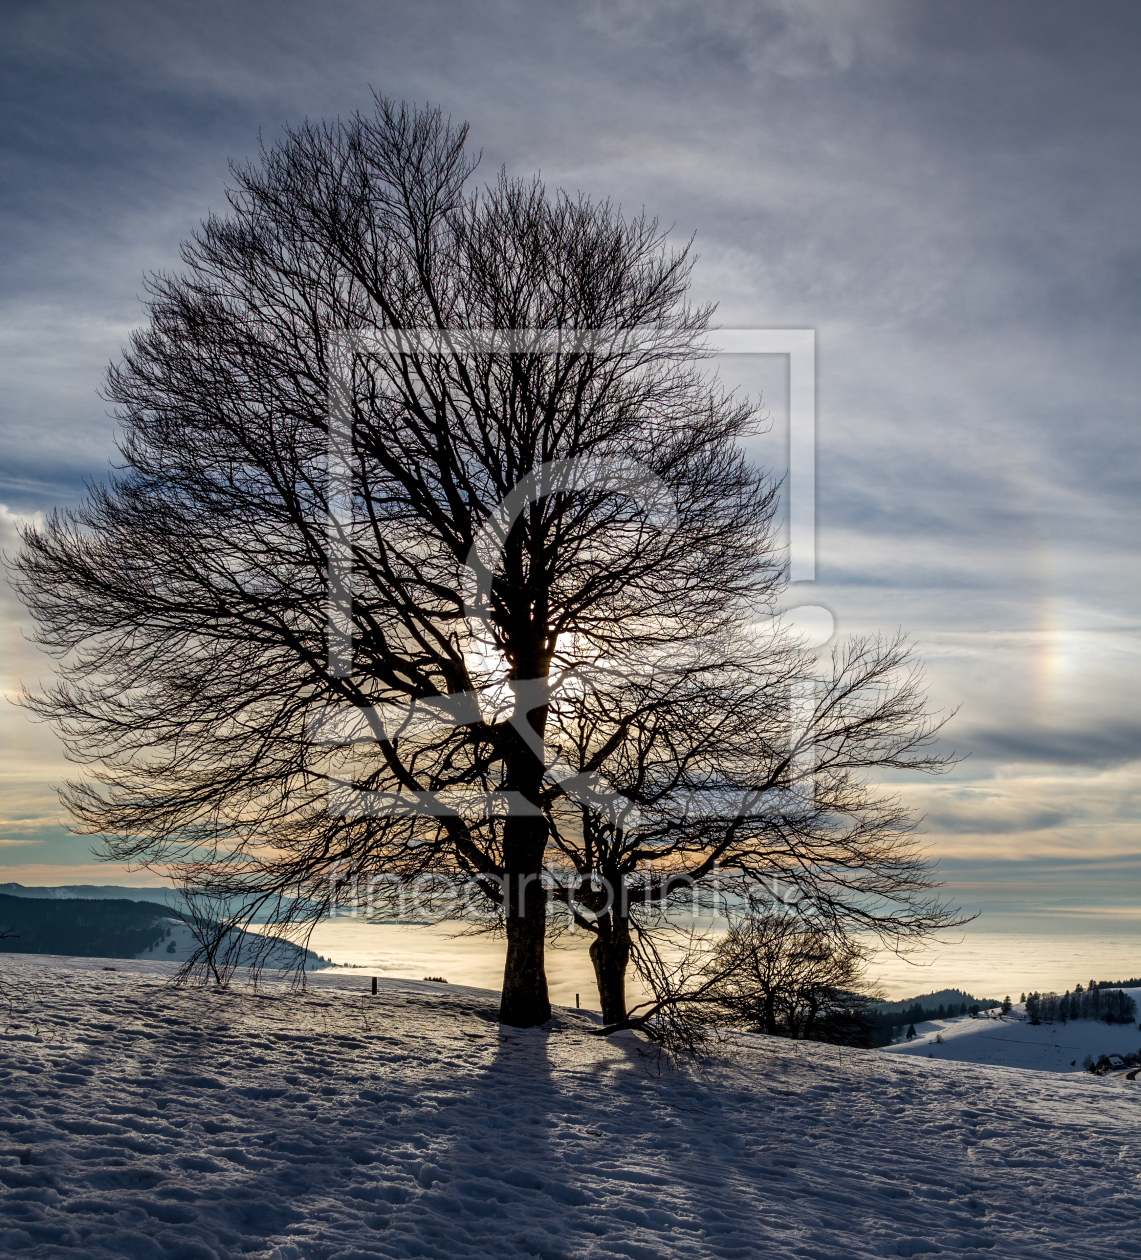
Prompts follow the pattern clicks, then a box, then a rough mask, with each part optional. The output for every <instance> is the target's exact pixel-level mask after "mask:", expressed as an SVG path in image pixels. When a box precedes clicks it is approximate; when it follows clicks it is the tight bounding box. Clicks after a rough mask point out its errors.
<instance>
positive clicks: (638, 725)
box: [548, 629, 963, 1027]
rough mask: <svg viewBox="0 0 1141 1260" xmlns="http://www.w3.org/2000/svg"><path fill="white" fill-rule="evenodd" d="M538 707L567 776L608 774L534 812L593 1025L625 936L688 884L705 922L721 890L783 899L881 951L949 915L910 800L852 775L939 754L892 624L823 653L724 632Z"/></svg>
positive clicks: (662, 919)
mask: <svg viewBox="0 0 1141 1260" xmlns="http://www.w3.org/2000/svg"><path fill="white" fill-rule="evenodd" d="M818 673H819V674H821V675H822V676H821V677H817V676H816V675H817V674H818ZM797 697H799V698H800V699H799V702H795V701H796V698H797ZM548 723H549V731H550V734H549V735H548V742H549V745H550V747H551V748H552V749H557V750H559V752H560V754H561V756H562V757H563V758H564V759H565V761H566V762H567V763H569V764H570V765H571V766H573V767H574V769H575V771H576V773H577V775H578V776H579V777H584V776H587V777H592V779H593V781H595V782H596V783H598V784H599V785H601V784H602V783H605V784H607V785H609V786H608V790H607V791H606V792H605V793H603V792H601V790H600V791H599V792H598V793H597V794H596V797H595V799H594V800H591V801H588V802H585V803H584V802H582V801H579V800H574V799H564V800H563V801H562V802H560V806H561V807H560V808H556V809H554V810H553V811H552V816H551V817H552V827H553V845H552V848H553V849H554V850H555V853H556V854H557V857H556V858H555V859H553V860H555V861H557V862H561V863H562V864H563V867H564V869H565V870H566V871H567V874H566V875H565V876H564V877H563V878H562V879H561V880H560V882H559V884H558V886H557V888H556V890H555V893H554V895H555V897H556V899H557V900H558V901H560V902H561V903H562V905H563V906H564V907H565V913H564V914H563V915H560V916H557V917H556V918H555V920H554V922H555V923H556V924H557V923H559V922H562V923H569V924H573V925H574V926H575V928H577V929H581V930H584V931H586V932H589V933H590V934H591V935H592V937H593V940H592V943H591V947H590V954H591V959H592V961H593V963H594V968H595V974H596V978H597V982H598V988H599V995H600V998H601V1003H602V1012H603V1020H604V1022H605V1023H606V1024H608V1025H613V1026H615V1027H618V1026H621V1025H623V1023H624V1021H625V1019H626V1014H627V1012H626V996H625V979H626V972H627V968H628V965H629V964H630V961H631V958H632V957H633V950H634V942H635V939H636V938H637V936H638V935H639V934H642V936H643V937H645V938H646V939H647V940H648V939H649V938H651V937H652V936H653V935H654V934H655V933H657V934H659V935H663V936H665V937H669V936H670V934H671V933H672V932H673V931H674V930H675V929H676V927H677V926H678V925H679V924H684V923H685V922H686V921H687V920H688V922H690V923H692V922H693V919H694V908H695V901H697V900H703V901H704V907H703V909H702V910H701V917H703V918H704V919H705V920H706V921H708V919H709V918H710V917H711V915H712V913H713V912H714V910H715V909H716V907H715V904H714V903H715V902H716V901H717V900H718V897H719V896H720V895H723V894H725V893H727V892H729V891H730V890H732V891H733V894H734V897H735V903H734V904H736V905H738V906H740V905H747V904H748V903H749V901H750V899H753V898H756V897H758V896H761V897H762V898H767V900H768V901H770V902H771V901H773V900H774V899H776V900H778V901H780V900H783V901H784V902H786V903H788V904H793V905H796V906H797V907H798V908H799V910H800V912H801V914H802V915H807V916H810V917H811V918H812V920H813V921H814V922H815V923H816V924H818V925H819V926H820V929H821V930H823V931H825V932H826V933H827V934H828V935H829V937H830V938H831V939H832V940H833V941H839V942H842V941H845V940H850V939H851V938H852V937H853V935H854V934H857V933H866V934H870V935H872V936H875V937H878V938H879V939H881V940H882V941H884V942H885V943H887V944H888V945H889V946H891V947H892V948H894V949H897V950H906V949H907V948H908V947H909V946H911V945H913V944H915V943H916V942H918V941H919V940H922V939H923V938H925V937H927V936H928V935H929V934H931V933H933V932H937V931H939V930H942V929H946V928H949V927H952V926H954V925H956V924H958V923H961V922H962V921H963V920H962V918H961V916H959V915H958V914H957V912H956V911H954V910H953V909H952V908H950V907H948V906H947V905H945V904H943V903H942V902H941V901H940V899H939V897H938V895H937V888H938V883H937V880H936V877H935V873H934V871H933V869H932V867H931V865H930V863H929V861H928V858H927V854H926V853H925V851H924V849H923V847H922V845H921V844H920V842H919V840H918V838H917V837H916V835H915V834H914V828H915V821H916V820H915V818H914V816H913V815H912V813H911V812H910V811H909V810H908V809H907V808H906V807H905V806H904V805H903V804H902V802H901V801H900V800H899V798H898V797H897V796H895V795H894V794H892V793H890V792H888V791H885V790H884V789H883V788H882V787H879V786H876V785H874V784H871V783H869V781H868V779H869V771H872V770H882V769H896V770H898V769H908V770H912V771H920V772H927V773H938V772H940V771H941V770H943V769H945V768H946V766H947V765H948V764H949V760H950V758H949V757H947V756H944V755H941V754H939V753H937V752H936V751H934V750H933V749H932V747H931V745H932V742H933V739H934V736H935V734H936V732H937V731H938V729H939V725H940V724H939V722H938V720H936V719H934V718H932V717H931V716H930V715H929V714H928V712H927V710H926V701H925V694H924V688H923V680H922V675H921V673H920V670H919V668H918V666H917V664H916V662H915V659H914V655H913V653H912V651H911V649H910V648H909V646H908V645H907V644H906V643H905V641H904V640H903V639H902V638H901V637H896V638H892V639H888V640H880V639H875V638H862V639H861V638H857V639H850V640H848V641H845V642H843V643H841V644H840V645H838V646H837V647H836V648H835V650H834V651H833V652H832V654H831V659H830V660H829V661H828V662H827V663H826V664H824V665H823V666H821V665H820V664H818V663H817V662H816V661H815V660H814V658H813V657H812V655H811V654H810V653H808V652H806V651H803V650H801V649H800V648H799V647H798V646H797V644H796V643H795V642H790V641H789V639H788V638H787V637H786V636H783V635H781V634H780V633H778V632H776V631H774V630H772V629H769V630H765V631H761V632H746V631H744V630H740V631H738V632H737V633H735V634H733V635H731V636H729V635H724V636H719V637H716V638H713V639H711V640H710V641H709V642H707V643H706V644H704V645H703V647H702V650H701V652H700V653H699V654H697V655H695V656H693V657H692V658H691V659H688V660H685V661H683V662H680V663H679V662H678V661H677V660H676V659H674V660H673V661H672V662H671V663H670V668H664V667H662V666H661V665H659V666H658V667H657V668H655V669H653V670H647V671H643V672H642V674H641V676H639V675H638V671H635V670H633V669H627V671H626V673H625V676H624V677H622V678H621V679H618V680H608V679H606V678H601V679H599V680H598V681H597V682H596V684H595V685H592V686H591V687H590V688H583V689H581V690H580V691H579V692H578V693H577V694H574V695H571V696H568V697H566V698H563V697H562V696H560V697H558V698H556V699H555V701H554V702H553V703H552V705H551V709H550V716H549V719H548Z"/></svg>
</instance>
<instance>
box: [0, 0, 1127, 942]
mask: <svg viewBox="0 0 1141 1260" xmlns="http://www.w3.org/2000/svg"><path fill="white" fill-rule="evenodd" d="M3 21H4V34H3V40H2V41H0V47H2V49H3V52H2V53H0V59H2V67H3V73H2V75H0V100H2V102H3V105H2V108H3V114H4V118H3V123H4V125H3V127H2V128H0V145H2V149H3V158H2V161H3V169H2V172H0V205H2V210H0V213H2V215H3V229H2V236H0V240H2V241H3V257H2V269H3V270H2V275H3V283H2V285H0V339H2V344H3V351H4V353H3V359H2V372H3V381H2V389H0V409H2V413H0V424H2V431H0V440H2V443H3V460H2V462H0V504H3V507H0V527H2V529H3V535H4V544H5V546H6V547H9V548H10V547H11V543H12V537H13V530H14V527H15V525H16V523H17V522H18V521H19V520H20V519H21V518H26V517H29V516H34V514H35V513H37V512H42V511H44V510H45V509H48V508H50V507H52V506H53V505H56V504H66V503H69V502H74V501H75V500H76V499H77V498H78V497H79V496H80V495H81V494H82V487H83V482H84V480H85V479H97V478H99V477H100V476H101V475H102V471H103V470H104V469H105V467H106V465H107V461H108V459H109V458H110V457H111V456H112V454H113V445H112V443H113V437H114V425H113V422H112V420H110V419H109V418H108V416H107V414H106V408H105V406H104V404H103V403H102V402H101V401H100V400H99V398H98V396H97V389H98V387H99V384H100V379H101V376H102V373H103V370H104V368H105V365H106V364H107V362H108V361H109V360H111V359H113V358H114V357H116V355H117V353H118V350H119V347H120V346H121V345H122V343H123V341H124V339H125V337H126V335H127V333H128V331H129V330H130V329H131V328H132V327H133V326H134V325H135V324H136V323H137V322H138V321H139V319H140V305H139V300H138V298H139V294H140V292H141V288H142V277H143V275H144V273H146V272H147V271H150V270H161V269H164V268H173V267H175V266H176V265H177V249H178V243H179V241H180V239H181V238H183V237H185V236H186V235H188V234H189V233H190V232H192V231H193V229H194V228H195V226H196V224H197V223H198V221H199V220H200V219H201V218H202V217H203V215H205V214H206V213H207V212H208V211H209V210H211V209H219V208H221V207H222V206H223V204H224V187H225V184H226V180H227V160H228V159H237V160H239V161H240V160H243V159H245V158H247V157H250V156H253V155H254V154H256V151H257V145H258V137H259V134H260V136H262V137H263V138H264V139H265V141H266V142H267V143H272V142H273V141H274V140H275V138H276V137H277V136H278V135H279V133H280V128H281V125H282V124H283V123H285V122H298V121H300V120H301V119H302V118H304V117H306V116H308V117H310V118H319V117H332V116H334V115H337V114H346V113H349V112H351V111H352V110H354V109H357V108H365V107H367V105H368V102H369V89H370V87H373V88H376V89H377V90H379V91H382V92H384V93H386V94H388V95H390V96H395V97H404V98H410V99H413V100H416V101H430V102H431V103H433V104H437V105H440V106H442V107H443V109H444V110H445V112H447V113H450V114H451V115H452V117H453V118H455V119H466V120H468V121H469V122H470V123H471V128H472V131H471V137H472V142H473V144H474V145H475V146H476V147H477V148H482V151H483V161H482V165H481V168H480V171H481V173H482V174H484V175H486V176H488V177H490V176H491V175H493V173H494V172H495V171H496V170H497V169H498V168H499V166H501V165H506V166H507V168H508V169H509V170H510V171H511V172H513V173H518V174H530V173H532V172H535V171H541V172H542V174H543V176H544V177H545V179H546V180H547V181H548V183H549V184H551V185H560V186H563V187H566V188H568V189H570V190H576V191H577V190H582V191H585V192H588V193H591V194H594V195H597V196H609V197H611V198H613V199H614V200H617V201H620V202H621V203H622V205H623V206H624V207H626V208H627V209H629V210H630V211H637V210H640V209H641V208H642V207H643V206H644V207H645V208H646V209H647V210H649V211H650V212H651V213H653V214H656V215H658V216H659V217H660V218H661V219H662V221H663V222H664V223H666V224H671V225H673V226H674V231H675V233H676V236H677V238H678V240H679V241H681V240H684V239H685V238H687V237H688V236H689V235H690V234H691V233H696V240H697V249H698V250H699V252H700V255H701V257H700V261H699V263H698V266H697V269H696V272H695V287H696V290H697V296H699V297H700V298H702V299H709V300H714V301H717V302H718V303H719V304H720V308H719V316H718V318H719V321H720V323H721V324H722V325H723V326H725V327H727V328H738V327H757V326H760V327H808V328H815V329H816V330H817V339H818V348H819V352H818V363H817V387H818V398H819V407H818V452H819V454H818V469H817V499H818V516H819V531H818V553H819V565H818V574H819V578H818V581H817V582H815V583H814V584H813V587H812V589H811V590H809V589H803V590H797V591H794V592H793V593H792V595H791V596H790V599H791V602H794V603H797V602H798V603H823V604H825V605H827V606H828V607H830V608H831V609H832V610H833V611H834V613H835V616H836V620H837V623H838V625H839V627H840V630H841V632H842V633H847V632H852V631H863V630H869V629H885V630H889V631H890V630H894V629H895V628H896V627H897V626H902V627H904V628H905V629H907V630H908V631H909V632H910V633H911V635H912V637H913V638H914V640H915V641H916V643H917V644H918V646H919V648H920V650H921V652H922V654H923V656H924V658H925V659H926V661H927V663H928V667H929V674H930V678H931V685H932V693H933V697H934V701H935V703H936V705H937V706H939V707H943V708H945V709H948V710H949V709H953V708H957V709H958V712H957V715H956V716H955V718H954V719H953V721H952V722H951V723H950V724H949V726H948V728H947V738H948V743H949V745H951V746H953V747H954V748H955V749H957V750H958V751H959V752H960V753H962V754H965V755H966V756H965V760H964V761H963V762H962V763H961V764H960V765H959V767H958V768H957V770H956V771H955V772H954V774H953V775H951V776H950V777H949V778H945V779H942V780H939V781H935V782H924V783H919V784H915V783H910V782H908V783H904V784H903V785H902V788H903V790H904V791H905V792H906V793H907V794H908V796H909V797H910V798H911V799H913V800H914V802H915V804H916V805H917V807H919V808H920V809H922V810H923V812H924V813H925V814H926V823H925V829H926V832H927V835H928V838H929V840H930V843H931V844H932V846H933V849H934V852H935V855H936V856H937V857H938V858H939V861H940V864H941V868H942V870H943V872H944V874H945V876H946V878H947V879H948V881H949V884H950V887H951V888H952V890H953V891H954V892H955V894H956V895H957V896H958V897H960V899H961V900H962V901H963V902H964V904H967V905H970V906H981V907H983V908H984V909H985V910H986V912H987V914H989V915H991V916H997V915H999V914H1003V915H1005V916H1007V917H1009V916H1010V914H1011V912H1012V911H1018V916H1017V921H1018V922H1024V923H1025V924H1026V925H1027V929H1028V930H1029V929H1030V927H1032V926H1034V925H1035V924H1038V925H1041V924H1042V923H1045V922H1049V923H1063V922H1064V923H1067V924H1070V925H1077V926H1084V927H1089V925H1091V924H1098V923H1104V922H1110V921H1112V922H1113V923H1115V924H1117V925H1118V926H1119V927H1120V926H1124V925H1125V924H1126V923H1127V922H1130V921H1131V916H1132V914H1133V911H1134V908H1135V906H1137V905H1139V904H1141V903H1139V898H1138V894H1139V893H1141V858H1139V857H1138V856H1137V843H1136V838H1137V835H1138V823H1139V818H1141V715H1139V703H1138V701H1139V699H1141V694H1139V693H1141V653H1139V646H1141V640H1139V637H1138V625H1139V615H1141V607H1139V605H1141V601H1139V598H1138V582H1137V579H1136V567H1137V561H1136V555H1137V542H1136V539H1137V530H1138V521H1139V516H1141V512H1139V508H1138V494H1137V484H1138V469H1139V456H1141V450H1139V445H1141V439H1139V432H1138V424H1137V412H1138V398H1139V388H1141V379H1139V378H1141V353H1139V351H1141V346H1139V344H1138V342H1139V338H1138V323H1139V320H1141V215H1139V213H1138V207H1139V205H1141V128H1139V127H1138V118H1141V75H1139V74H1138V73H1137V65H1138V62H1139V57H1141V13H1139V12H1138V10H1137V7H1136V5H1135V4H1130V3H1120V4H1118V3H1099V2H1097V0H1093V2H1090V3H1085V4H1080V5H1079V4H1075V3H1072V2H1068V3H1049V2H1046V0H1030V2H1020V0H1005V2H1004V3H1003V4H1000V5H995V4H993V3H991V2H989V0H988V2H985V3H983V2H970V0H968V2H963V0H954V2H948V0H922V2H919V0H913V2H912V3H894V2H892V0H876V2H871V0H857V2H852V0H799V2H796V0H751V2H750V3H740V4H737V3H706V4H703V5H696V4H693V3H681V2H677V3H673V2H669V0H666V2H662V3H630V2H624V0H608V2H607V3H597V4H596V3H585V2H581V3H576V2H573V0H572V2H569V3H563V4H560V5H559V6H555V5H549V6H536V5H534V4H531V3H523V2H521V0H519V2H516V0H501V2H498V3H496V2H494V0H491V2H488V3H483V4H476V5H472V4H460V3H458V2H453V3H441V2H439V0H422V2H421V3H418V4H416V5H407V4H391V3H377V2H375V0H374V2H372V3H364V2H356V0H335V2H333V3H329V4H326V5H321V6H317V5H313V4H310V3H304V4H302V3H296V2H294V0H276V2H275V3H272V4H269V3H238V4H235V3H232V2H228V3H212V2H208V0H195V2H194V3H184V4H183V3H169V2H168V3H157V4H156V3H150V4H141V3H137V4H133V3H113V2H110V0H109V2H107V3H104V4H101V5H98V6H93V5H88V4H82V3H79V0H70V2H64V3H52V2H51V0H37V2H36V3H21V2H20V0H9V3H8V4H7V5H6V6H5V15H4V19H3ZM722 368H723V374H724V375H726V376H729V375H731V374H733V373H736V374H737V375H738V376H739V377H740V383H741V384H742V386H743V387H747V388H752V389H754V390H755V389H761V388H763V391H764V395H765V400H766V403H767V405H768V406H769V408H770V410H771V412H772V416H773V429H772V433H771V434H770V435H769V437H768V438H766V439H765V440H764V441H763V442H762V444H761V448H760V450H759V452H758V453H759V455H760V456H761V457H762V458H764V459H766V460H768V461H769V462H770V463H772V464H773V465H775V466H777V467H778V468H779V467H780V466H781V463H782V460H784V459H785V458H786V455H785V454H784V451H783V448H782V442H783V441H785V440H786V437H787V421H786V407H787V399H786V393H787V391H786V384H785V371H786V369H785V366H784V361H783V360H780V359H767V360H753V361H741V360H736V361H730V360H726V361H725V363H724V364H723V365H722ZM4 599H5V603H4V606H3V611H4V617H5V628H4V634H5V638H4V644H3V646H4V660H3V675H4V676H3V685H4V688H5V690H6V692H8V693H11V692H12V691H13V690H14V689H15V687H16V684H17V680H18V679H20V678H22V679H24V680H25V681H28V682H32V683H34V682H35V681H36V680H37V679H38V678H40V677H45V676H46V675H47V672H48V669H49V666H48V665H47V663H46V662H45V661H44V660H43V659H42V658H39V657H38V656H37V655H36V654H35V653H34V652H33V651H32V650H31V649H30V648H29V647H28V646H27V645H25V644H23V643H22V642H21V640H20V614H19V610H18V608H16V607H15V606H14V605H13V603H12V600H11V597H10V595H7V594H6V595H5V596H4ZM0 737H2V739H3V747H4V758H3V761H2V763H0V791H2V797H0V818H2V819H3V820H4V821H3V822H2V823H0V867H2V868H3V869H2V870H0V879H3V878H8V879H17V880H19V881H20V882H22V883H26V884H27V883H64V882H74V881H75V880H78V879H83V880H85V881H97V882H120V881H121V880H122V878H123V877H122V875H121V873H120V872H119V871H118V870H115V869H108V868H92V867H91V866H90V865H89V864H90V861H91V859H90V856H89V854H88V852H87V849H86V845H85V842H82V841H80V840H77V839H74V838H69V837H67V836H66V834H65V833H64V831H63V829H62V827H61V821H62V820H61V819H60V816H59V812H58V806H57V804H56V801H55V797H54V784H55V783H56V782H57V781H58V780H59V778H60V777H61V776H62V774H63V773H64V772H65V770H64V766H63V763H62V760H61V756H60V753H59V750H58V747H57V745H56V744H55V742H54V741H53V738H52V736H51V735H50V733H48V732H47V731H45V730H43V729H42V728H37V727H34V726H32V725H31V724H30V723H29V722H28V721H27V719H26V718H25V717H24V716H23V714H22V713H21V712H20V711H19V710H16V709H15V708H13V707H12V706H10V705H5V706H4V711H3V713H2V714H0ZM1138 926H1139V928H1141V920H1139V921H1138Z"/></svg>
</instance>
